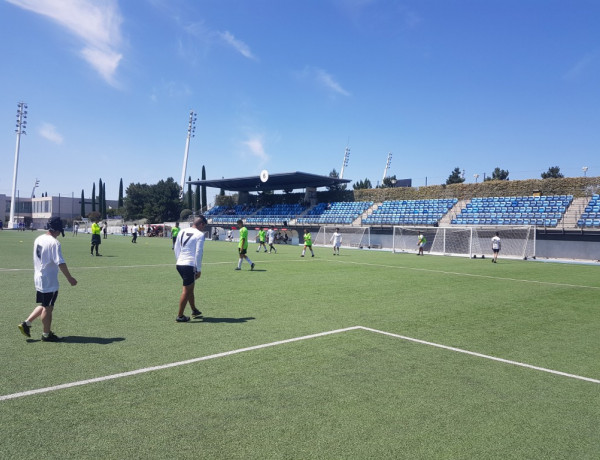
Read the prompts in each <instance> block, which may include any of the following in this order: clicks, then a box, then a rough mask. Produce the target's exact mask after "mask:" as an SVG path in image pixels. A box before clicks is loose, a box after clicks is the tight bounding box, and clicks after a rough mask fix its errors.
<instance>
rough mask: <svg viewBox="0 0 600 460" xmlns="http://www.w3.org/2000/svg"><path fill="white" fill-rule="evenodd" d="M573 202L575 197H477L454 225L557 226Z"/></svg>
mask: <svg viewBox="0 0 600 460" xmlns="http://www.w3.org/2000/svg"><path fill="white" fill-rule="evenodd" d="M572 201H573V196H572V195H553V196H552V195H551V196H517V197H487V198H473V199H472V200H471V202H470V203H467V204H466V207H465V208H463V209H462V210H461V212H460V214H459V215H458V216H457V217H456V218H455V219H452V224H453V225H536V226H544V227H556V226H557V225H558V223H559V222H560V220H561V219H562V217H563V216H564V214H565V212H566V210H567V208H568V207H569V205H570V204H571V202H572Z"/></svg>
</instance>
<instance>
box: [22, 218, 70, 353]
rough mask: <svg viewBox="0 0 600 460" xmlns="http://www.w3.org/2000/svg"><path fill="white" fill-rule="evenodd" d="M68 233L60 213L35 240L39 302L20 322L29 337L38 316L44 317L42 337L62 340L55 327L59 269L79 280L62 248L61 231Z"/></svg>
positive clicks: (34, 264)
mask: <svg viewBox="0 0 600 460" xmlns="http://www.w3.org/2000/svg"><path fill="white" fill-rule="evenodd" d="M61 234H62V236H63V237H64V236H65V231H64V228H63V225H62V221H61V220H60V218H59V217H52V218H50V220H48V231H47V232H46V233H45V234H43V235H40V236H38V237H37V238H36V239H35V242H34V243H33V268H34V274H33V281H34V284H35V290H36V302H37V303H38V304H39V305H38V306H37V307H35V308H34V310H33V311H32V312H31V314H30V315H29V317H28V318H27V319H26V320H25V321H23V322H22V323H20V324H19V326H18V327H19V330H20V331H21V333H22V334H23V335H25V336H27V337H31V322H32V321H33V320H34V319H36V318H37V317H38V316H41V318H42V325H43V331H42V341H43V342H58V341H59V340H61V338H60V337H58V336H57V335H55V334H54V332H52V330H51V326H52V313H53V311H54V303H55V302H56V298H57V297H58V271H59V270H60V271H61V272H62V273H63V275H65V278H67V281H68V282H69V284H70V285H71V286H75V285H76V284H77V280H76V279H75V278H73V277H72V276H71V273H70V272H69V269H68V268H67V264H66V263H65V260H64V259H63V255H62V249H61V246H60V242H59V241H58V235H61Z"/></svg>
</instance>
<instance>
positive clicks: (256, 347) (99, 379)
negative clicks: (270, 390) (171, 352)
mask: <svg viewBox="0 0 600 460" xmlns="http://www.w3.org/2000/svg"><path fill="white" fill-rule="evenodd" d="M356 329H360V326H352V327H347V328H344V329H336V330H333V331H326V332H319V333H317V334H310V335H304V336H302V337H294V338H292V339H286V340H278V341H276V342H270V343H263V344H261V345H254V346H252V347H246V348H239V349H237V350H231V351H225V352H222V353H216V354H214V355H208V356H202V357H200V358H193V359H186V360H185V361H178V362H175V363H168V364H162V365H160V366H152V367H144V368H142V369H136V370H134V371H128V372H121V373H118V374H112V375H105V376H103V377H96V378H93V379H87V380H80V381H78V382H71V383H63V384H61V385H54V386H51V387H46V388H37V389H35V390H28V391H21V392H19V393H13V394H8V395H2V396H0V401H7V400H9V399H16V398H22V397H24V396H33V395H37V394H41V393H49V392H51V391H58V390H64V389H67V388H74V387H79V386H82V385H88V384H90V383H99V382H105V381H107V380H115V379H119V378H122V377H131V376H133V375H138V374H145V373H147V372H152V371H159V370H162V369H169V368H172V367H178V366H185V365H186V364H193V363H198V362H201V361H208V360H209V359H215V358H224V357H226V356H231V355H235V354H238V353H243V352H246V351H254V350H260V349H262V348H269V347H275V346H277V345H284V344H286V343H292V342H299V341H301V340H308V339H314V338H317V337H324V336H326V335H332V334H339V333H340V332H347V331H352V330H356Z"/></svg>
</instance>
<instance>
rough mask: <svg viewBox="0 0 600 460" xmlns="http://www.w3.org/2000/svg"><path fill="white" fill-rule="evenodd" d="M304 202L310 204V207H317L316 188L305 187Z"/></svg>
mask: <svg viewBox="0 0 600 460" xmlns="http://www.w3.org/2000/svg"><path fill="white" fill-rule="evenodd" d="M304 202H305V203H308V204H310V205H311V206H316V205H317V188H316V187H306V192H305V193H304Z"/></svg>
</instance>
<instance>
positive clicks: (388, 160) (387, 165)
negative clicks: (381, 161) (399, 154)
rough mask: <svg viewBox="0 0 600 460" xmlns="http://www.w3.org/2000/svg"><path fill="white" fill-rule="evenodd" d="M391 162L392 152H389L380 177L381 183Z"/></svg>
mask: <svg viewBox="0 0 600 460" xmlns="http://www.w3.org/2000/svg"><path fill="white" fill-rule="evenodd" d="M391 164H392V152H389V153H388V156H387V161H386V163H385V169H384V170H383V177H382V178H381V185H383V181H384V180H385V178H386V177H387V172H388V169H389V168H390V165H391Z"/></svg>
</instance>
